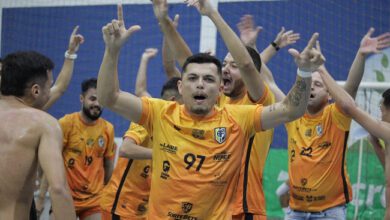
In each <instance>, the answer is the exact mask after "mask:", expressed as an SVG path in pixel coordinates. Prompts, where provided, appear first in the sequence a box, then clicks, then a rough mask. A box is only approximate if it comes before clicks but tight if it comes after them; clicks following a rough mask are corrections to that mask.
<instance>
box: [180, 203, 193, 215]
mask: <svg viewBox="0 0 390 220" xmlns="http://www.w3.org/2000/svg"><path fill="white" fill-rule="evenodd" d="M191 209H192V203H189V202H182V203H181V210H183V212H184V213H189V212H190V211H191Z"/></svg>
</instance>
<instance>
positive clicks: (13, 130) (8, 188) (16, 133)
mask: <svg viewBox="0 0 390 220" xmlns="http://www.w3.org/2000/svg"><path fill="white" fill-rule="evenodd" d="M2 99H3V98H2ZM49 117H51V116H49V115H48V114H46V113H44V112H41V111H39V110H36V109H34V108H31V107H27V106H25V105H23V104H22V103H21V102H19V101H17V100H4V99H3V100H0V121H1V124H0V142H1V148H0V219H27V218H28V217H27V216H28V213H29V212H28V211H29V209H30V207H31V201H32V198H33V185H34V184H33V181H34V179H35V178H34V175H35V174H36V169H37V164H38V160H37V159H38V156H37V151H38V146H39V142H40V138H41V129H40V127H41V126H42V122H44V121H45V119H46V120H47V119H48V118H49Z"/></svg>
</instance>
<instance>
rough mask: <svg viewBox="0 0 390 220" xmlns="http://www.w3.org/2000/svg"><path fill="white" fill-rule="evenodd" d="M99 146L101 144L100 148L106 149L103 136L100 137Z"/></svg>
mask: <svg viewBox="0 0 390 220" xmlns="http://www.w3.org/2000/svg"><path fill="white" fill-rule="evenodd" d="M98 144H99V147H104V138H103V136H99V138H98Z"/></svg>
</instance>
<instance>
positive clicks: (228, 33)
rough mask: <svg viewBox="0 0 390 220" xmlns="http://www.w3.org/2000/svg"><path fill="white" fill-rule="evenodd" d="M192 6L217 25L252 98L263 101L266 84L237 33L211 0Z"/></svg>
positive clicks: (200, 0) (203, 0) (194, 3)
mask: <svg viewBox="0 0 390 220" xmlns="http://www.w3.org/2000/svg"><path fill="white" fill-rule="evenodd" d="M191 5H193V6H195V7H196V8H197V9H198V11H199V12H200V14H202V15H205V16H207V17H209V18H210V19H211V21H212V22H213V23H214V24H215V26H216V27H217V29H218V32H219V33H220V34H221V36H222V39H223V41H224V42H225V44H226V47H227V48H228V50H229V52H230V54H231V55H232V57H233V59H234V62H235V63H236V64H237V66H238V68H239V70H240V72H241V77H242V80H243V81H244V83H245V86H246V88H247V90H248V93H249V95H250V97H251V98H252V99H253V100H256V101H257V100H259V99H261V98H262V97H263V94H264V92H265V85H264V82H263V80H262V79H261V78H260V74H259V72H258V71H257V69H256V67H255V64H254V63H253V61H252V58H251V57H250V55H249V53H248V51H247V49H246V48H245V45H244V44H243V43H242V42H241V40H240V38H238V36H237V35H236V33H234V31H233V30H232V29H231V28H230V26H229V25H228V24H227V23H226V22H225V20H224V19H223V18H222V16H221V15H220V14H219V12H218V11H217V10H216V9H215V8H213V6H212V5H211V3H210V1H209V0H199V1H198V2H193V3H191Z"/></svg>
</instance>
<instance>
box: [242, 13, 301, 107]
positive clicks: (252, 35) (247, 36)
mask: <svg viewBox="0 0 390 220" xmlns="http://www.w3.org/2000/svg"><path fill="white" fill-rule="evenodd" d="M237 27H238V30H239V31H240V39H241V41H242V42H243V43H244V44H245V45H247V46H249V47H252V48H254V49H255V50H256V51H257V48H256V41H257V37H258V34H259V32H260V31H261V30H262V28H261V27H260V26H257V27H256V28H255V23H254V21H253V17H252V15H244V16H242V17H241V19H240V23H238V24H237ZM297 39H299V34H298V35H297V34H294V33H293V32H289V33H288V34H287V32H286V33H284V29H282V31H281V32H280V33H279V34H278V36H277V37H276V39H275V41H276V42H278V43H279V44H280V45H282V46H283V47H284V46H287V45H289V44H292V43H295V41H296V40H297ZM272 50H273V51H275V53H272V56H273V55H274V54H276V50H275V49H272ZM270 51H271V50H270ZM263 52H264V51H263ZM260 56H261V54H260ZM269 58H271V57H269ZM261 61H262V64H263V65H262V67H261V74H260V78H261V79H262V80H263V81H264V82H266V83H267V84H268V86H269V88H270V90H271V91H272V93H273V94H274V95H275V100H276V102H280V101H281V100H282V99H284V97H286V95H285V94H284V93H283V92H282V90H280V88H279V87H278V86H277V84H276V82H275V80H274V77H273V74H272V72H271V70H270V69H269V68H268V67H267V65H266V63H267V62H268V61H269V59H268V60H264V57H261Z"/></svg>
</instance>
